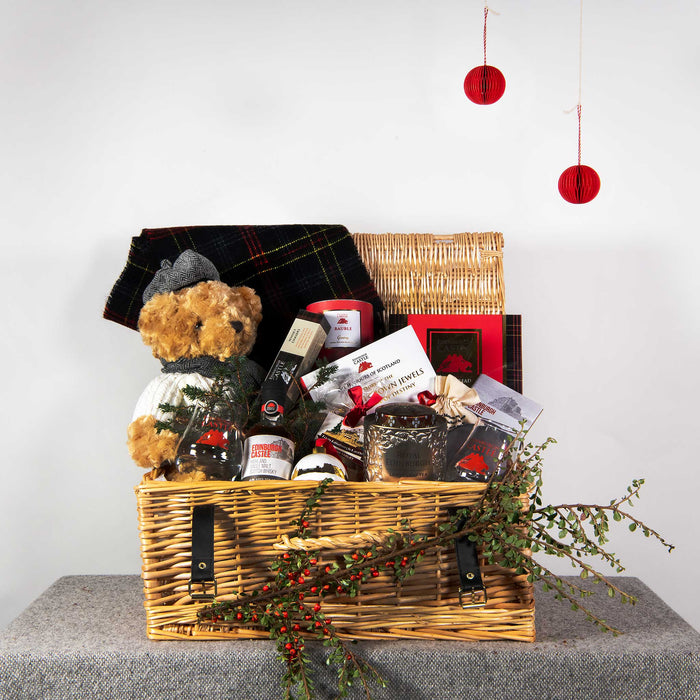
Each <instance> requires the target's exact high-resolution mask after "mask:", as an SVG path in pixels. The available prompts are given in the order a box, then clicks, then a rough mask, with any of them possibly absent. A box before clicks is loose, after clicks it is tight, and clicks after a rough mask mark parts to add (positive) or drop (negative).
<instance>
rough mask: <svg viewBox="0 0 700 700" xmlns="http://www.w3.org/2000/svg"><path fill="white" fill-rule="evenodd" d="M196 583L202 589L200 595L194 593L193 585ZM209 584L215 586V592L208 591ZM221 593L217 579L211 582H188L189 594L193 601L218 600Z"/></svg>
mask: <svg viewBox="0 0 700 700" xmlns="http://www.w3.org/2000/svg"><path fill="white" fill-rule="evenodd" d="M193 583H195V584H197V585H199V586H201V587H202V591H201V592H200V593H195V592H193V591H192V584H193ZM209 584H212V585H213V586H214V591H213V592H211V591H207V590H206V588H207V586H208V585H209ZM218 592H219V587H218V584H217V583H216V579H212V580H211V581H188V582H187V593H188V595H189V596H190V598H192V600H214V599H215V598H216V595H217V593H218Z"/></svg>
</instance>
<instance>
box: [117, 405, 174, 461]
mask: <svg viewBox="0 0 700 700" xmlns="http://www.w3.org/2000/svg"><path fill="white" fill-rule="evenodd" d="M155 424H156V419H155V417H154V416H139V417H138V418H137V419H136V420H134V421H133V422H132V423H131V424H130V425H129V427H128V428H127V441H126V444H127V446H128V448H129V454H130V455H131V459H133V460H134V462H135V463H136V464H137V465H138V466H139V467H143V468H144V469H153V468H156V467H159V466H160V465H161V464H162V463H163V462H165V461H169V460H170V461H172V460H174V459H175V453H176V451H177V445H178V442H179V441H180V436H179V435H178V434H177V433H174V432H172V431H171V430H160V431H158V430H156V427H155Z"/></svg>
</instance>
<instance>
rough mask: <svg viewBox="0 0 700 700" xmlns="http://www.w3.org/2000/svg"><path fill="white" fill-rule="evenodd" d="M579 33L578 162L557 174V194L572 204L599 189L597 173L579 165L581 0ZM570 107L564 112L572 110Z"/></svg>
mask: <svg viewBox="0 0 700 700" xmlns="http://www.w3.org/2000/svg"><path fill="white" fill-rule="evenodd" d="M578 26H579V33H578V103H577V104H576V116H577V119H578V164H577V165H573V166H571V167H570V168H567V169H566V170H565V171H564V172H563V173H562V174H561V175H560V176H559V183H558V185H559V194H561V196H562V197H563V198H564V199H565V200H566V201H567V202H571V203H572V204H585V203H586V202H590V201H591V200H592V199H594V198H595V197H596V195H597V194H598V192H599V191H600V177H599V176H598V173H597V172H596V171H595V170H594V169H593V168H591V167H589V166H587V165H581V111H582V109H583V104H582V100H581V94H582V86H583V0H580V2H579V24H578ZM572 111H573V108H572V109H569V110H566V112H567V113H568V112H572Z"/></svg>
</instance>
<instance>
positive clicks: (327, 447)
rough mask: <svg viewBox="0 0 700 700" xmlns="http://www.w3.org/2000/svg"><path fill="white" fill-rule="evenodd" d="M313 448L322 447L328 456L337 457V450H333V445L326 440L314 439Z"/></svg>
mask: <svg viewBox="0 0 700 700" xmlns="http://www.w3.org/2000/svg"><path fill="white" fill-rule="evenodd" d="M314 446H315V447H323V449H324V450H325V451H326V454H329V455H331V456H332V457H339V455H338V450H336V449H335V445H334V444H333V443H332V442H331V441H330V440H329V439H328V438H316V442H315V443H314Z"/></svg>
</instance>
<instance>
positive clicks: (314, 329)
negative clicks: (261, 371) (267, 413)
mask: <svg viewBox="0 0 700 700" xmlns="http://www.w3.org/2000/svg"><path fill="white" fill-rule="evenodd" d="M329 329H330V326H329V324H328V321H327V320H326V319H325V318H324V316H323V314H316V313H312V312H311V311H306V310H305V309H301V310H300V311H299V312H298V313H297V316H296V318H295V319H294V323H292V327H291V328H290V329H289V332H288V333H287V337H286V338H285V340H284V343H282V347H281V348H280V350H279V352H278V353H277V357H275V360H274V362H273V363H272V366H271V367H270V370H269V371H268V373H267V376H266V377H265V382H269V381H281V382H282V383H283V384H284V386H285V396H284V398H283V401H282V402H281V403H282V404H283V406H284V407H285V408H287V409H289V408H291V407H292V406H293V404H294V402H295V401H296V400H297V398H299V380H300V379H301V376H302V375H303V374H306V373H307V372H308V371H309V370H310V369H311V367H312V366H313V364H314V362H316V358H317V357H318V354H319V353H320V352H321V350H322V348H323V343H324V342H325V340H326V336H327V335H328V330H329Z"/></svg>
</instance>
